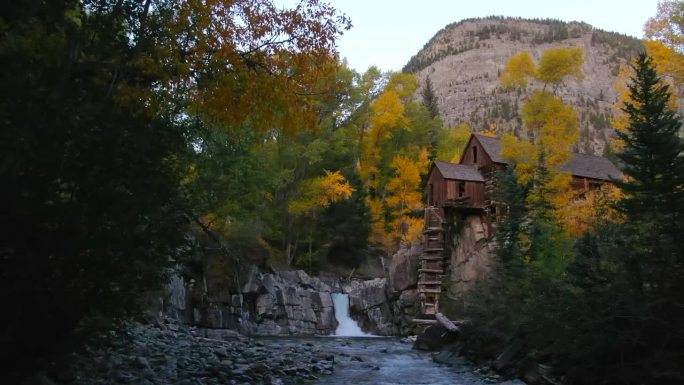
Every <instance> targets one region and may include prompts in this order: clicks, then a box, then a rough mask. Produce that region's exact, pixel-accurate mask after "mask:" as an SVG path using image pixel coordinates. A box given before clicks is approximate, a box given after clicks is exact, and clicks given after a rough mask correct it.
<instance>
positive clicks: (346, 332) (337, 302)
mask: <svg viewBox="0 0 684 385" xmlns="http://www.w3.org/2000/svg"><path fill="white" fill-rule="evenodd" d="M331 296H332V301H333V308H334V309H335V318H336V319H337V323H338V325H337V330H335V335H336V336H343V337H366V336H370V334H366V333H364V332H363V330H361V328H360V327H359V325H358V324H357V323H356V321H354V320H353V319H351V318H350V317H349V295H348V294H343V293H332V294H331Z"/></svg>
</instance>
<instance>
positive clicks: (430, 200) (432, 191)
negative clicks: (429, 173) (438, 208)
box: [428, 183, 435, 206]
mask: <svg viewBox="0 0 684 385" xmlns="http://www.w3.org/2000/svg"><path fill="white" fill-rule="evenodd" d="M428 203H429V204H430V206H434V205H435V185H434V184H432V183H430V196H429V197H428Z"/></svg>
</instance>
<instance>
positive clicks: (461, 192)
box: [458, 182, 465, 197]
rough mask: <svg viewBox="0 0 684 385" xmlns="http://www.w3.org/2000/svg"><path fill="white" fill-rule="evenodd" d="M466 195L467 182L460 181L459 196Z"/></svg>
mask: <svg viewBox="0 0 684 385" xmlns="http://www.w3.org/2000/svg"><path fill="white" fill-rule="evenodd" d="M464 195H465V182H459V183H458V196H459V197H462V196H464Z"/></svg>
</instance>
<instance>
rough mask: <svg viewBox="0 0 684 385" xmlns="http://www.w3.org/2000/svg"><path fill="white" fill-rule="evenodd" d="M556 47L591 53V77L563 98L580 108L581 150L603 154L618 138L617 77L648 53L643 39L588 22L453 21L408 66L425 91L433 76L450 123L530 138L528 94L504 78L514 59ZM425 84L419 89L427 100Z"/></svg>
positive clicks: (568, 88) (570, 86) (564, 88)
mask: <svg viewBox="0 0 684 385" xmlns="http://www.w3.org/2000/svg"><path fill="white" fill-rule="evenodd" d="M552 47H579V48H582V49H583V50H584V58H585V63H584V66H583V72H584V78H583V79H581V80H567V81H565V83H564V84H563V85H561V86H560V87H558V88H557V89H556V90H554V91H555V92H556V94H557V95H558V96H560V97H561V98H562V99H563V100H564V101H565V102H566V103H569V104H572V105H573V106H575V108H576V111H577V114H578V118H579V120H580V130H581V139H580V141H579V142H578V143H577V146H576V148H575V150H576V151H578V152H582V153H590V154H596V155H601V154H603V152H604V149H605V147H606V141H607V139H608V138H609V137H610V136H611V135H612V129H611V126H610V118H611V117H612V116H613V114H614V113H615V108H614V107H613V104H614V103H615V102H616V100H617V96H618V95H617V91H616V90H615V87H614V80H615V78H616V76H617V74H618V70H619V67H620V64H622V63H625V62H627V61H628V60H629V58H631V57H632V56H633V55H634V54H635V53H637V52H639V51H640V50H643V45H642V42H641V41H640V40H638V39H635V38H632V37H628V36H625V35H621V34H617V33H612V32H605V31H602V30H598V29H595V28H593V27H592V26H590V25H588V24H585V23H576V22H573V23H565V22H560V21H555V20H522V19H512V18H500V17H493V18H487V19H471V20H464V21H461V22H458V23H454V24H451V25H449V26H447V27H445V28H444V29H442V30H441V31H439V32H438V33H437V34H436V35H435V36H434V37H433V38H432V39H431V40H430V41H429V42H428V43H427V44H426V45H425V46H424V47H423V49H422V50H420V52H418V53H417V54H416V55H415V56H414V57H413V58H412V59H411V60H410V61H409V63H408V64H407V65H406V66H405V67H404V69H403V71H404V72H409V73H414V74H416V75H417V77H418V78H419V81H420V83H421V85H423V86H424V84H425V83H426V78H427V77H429V78H430V80H431V82H432V85H433V90H434V93H435V95H436V97H437V100H438V105H439V111H440V115H441V116H442V117H443V119H444V121H445V123H446V124H447V125H449V126H452V127H455V126H456V125H458V124H460V123H468V124H469V125H470V126H471V127H472V129H473V130H475V131H484V130H487V129H493V130H494V131H496V132H497V133H499V134H502V133H504V132H512V133H515V134H516V135H518V136H524V132H523V129H522V122H521V120H520V111H521V108H522V105H523V104H524V103H525V100H527V98H528V96H529V95H530V93H531V92H533V91H534V90H535V89H538V88H541V87H542V85H540V84H538V83H535V82H532V84H531V86H530V87H528V89H527V91H509V92H506V91H504V90H503V89H502V88H501V86H500V85H499V80H498V79H499V76H500V74H501V72H502V71H503V69H504V66H505V65H506V62H507V61H508V59H509V58H510V57H511V56H513V55H515V54H516V53H519V52H521V51H529V52H530V53H531V54H532V56H533V57H534V58H535V59H536V60H539V58H540V57H541V55H542V53H543V52H544V51H545V50H546V49H548V48H552ZM420 95H422V87H421V88H420V89H418V90H417V92H416V99H417V100H420V99H421V96H420Z"/></svg>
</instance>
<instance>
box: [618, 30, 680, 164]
mask: <svg viewBox="0 0 684 385" xmlns="http://www.w3.org/2000/svg"><path fill="white" fill-rule="evenodd" d="M644 45H645V46H646V52H647V53H648V55H649V56H651V58H652V59H653V64H655V67H656V71H657V72H658V74H659V75H660V76H661V77H662V79H663V80H664V81H665V82H666V83H667V84H668V85H669V86H670V101H669V106H670V108H671V109H673V110H675V111H677V110H678V109H679V99H680V95H679V93H678V92H675V90H677V89H680V88H681V87H682V85H684V55H682V54H680V53H678V52H676V51H675V50H673V49H672V48H670V47H668V46H666V45H664V44H663V43H662V42H660V41H647V42H645V43H644ZM633 64H634V63H633V62H632V65H633ZM632 65H628V64H622V65H620V70H619V72H618V76H617V77H616V79H615V81H614V82H613V85H614V87H615V90H616V91H617V93H618V99H617V101H616V102H615V104H614V105H613V107H614V109H615V114H614V115H613V117H612V118H611V124H612V125H613V127H614V128H615V129H616V130H622V131H625V130H627V127H628V124H629V120H628V119H627V115H626V114H625V113H624V111H622V109H623V108H624V107H625V103H627V102H630V103H633V104H634V103H636V102H634V101H633V100H631V99H630V91H629V87H628V84H629V83H630V82H631V79H632V78H633V77H634V68H633V66H632ZM637 107H638V105H637ZM609 145H610V147H611V149H613V151H616V152H617V151H620V150H621V149H622V147H623V145H624V144H623V143H622V142H621V141H620V140H619V139H618V138H612V139H611V140H610V141H609Z"/></svg>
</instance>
